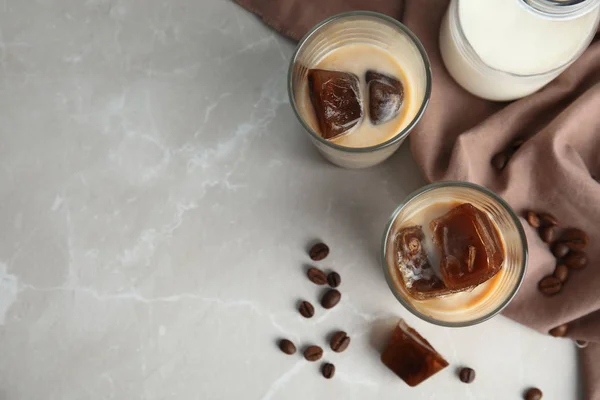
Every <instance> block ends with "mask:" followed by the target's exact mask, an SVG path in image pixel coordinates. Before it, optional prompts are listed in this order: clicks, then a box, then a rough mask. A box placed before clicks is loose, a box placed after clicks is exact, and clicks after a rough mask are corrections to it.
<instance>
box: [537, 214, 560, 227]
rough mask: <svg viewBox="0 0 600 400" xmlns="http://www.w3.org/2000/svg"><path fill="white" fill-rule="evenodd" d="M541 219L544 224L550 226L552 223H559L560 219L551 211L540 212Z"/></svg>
mask: <svg viewBox="0 0 600 400" xmlns="http://www.w3.org/2000/svg"><path fill="white" fill-rule="evenodd" d="M539 215H540V221H541V222H542V225H546V226H550V225H558V220H557V219H556V217H555V216H554V215H552V214H550V213H540V214H539Z"/></svg>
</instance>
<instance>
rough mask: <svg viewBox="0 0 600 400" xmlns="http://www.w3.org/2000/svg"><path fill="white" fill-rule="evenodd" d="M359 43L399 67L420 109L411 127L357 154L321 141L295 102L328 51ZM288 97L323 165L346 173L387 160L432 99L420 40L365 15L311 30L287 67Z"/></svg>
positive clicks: (341, 17) (398, 25)
mask: <svg viewBox="0 0 600 400" xmlns="http://www.w3.org/2000/svg"><path fill="white" fill-rule="evenodd" d="M358 43H364V44H370V45H374V46H379V47H381V48H383V49H385V50H387V51H388V52H389V53H390V54H391V55H392V56H394V57H396V58H398V59H399V60H400V61H401V64H402V67H403V69H404V72H405V74H406V76H407V78H408V81H409V84H410V85H411V91H412V92H413V93H414V98H413V99H412V101H415V102H416V103H415V104H419V105H420V106H419V107H413V109H414V112H413V115H409V118H410V122H409V124H408V125H407V126H406V127H405V128H404V129H402V130H401V131H400V132H398V133H397V134H396V135H395V136H394V137H392V138H391V139H389V140H388V141H386V142H384V143H381V144H378V145H376V146H371V147H357V148H355V147H346V146H340V145H338V144H335V143H332V142H330V141H328V140H326V139H323V138H322V137H321V135H319V134H318V133H317V132H315V131H314V130H313V129H312V128H311V126H310V124H308V123H307V122H306V121H305V119H304V116H303V115H302V113H301V112H300V111H299V102H300V96H302V94H303V91H304V90H308V88H307V74H308V70H309V69H311V68H314V67H315V66H316V65H317V64H318V63H319V62H320V61H321V60H322V59H323V57H324V56H325V55H327V54H328V53H330V52H331V51H333V50H335V49H337V48H340V47H342V46H345V45H349V44H358ZM288 93H289V97H290V104H291V105H292V108H293V110H294V112H295V114H296V116H297V117H298V120H299V121H300V123H301V124H302V126H303V127H304V129H305V130H306V132H308V134H309V136H310V139H311V141H312V142H313V144H314V145H315V146H316V147H317V149H318V150H319V151H320V152H321V154H323V156H324V157H325V158H326V159H328V160H329V161H331V162H332V163H334V164H336V165H339V166H341V167H345V168H366V167H370V166H373V165H375V164H379V163H380V162H382V161H384V160H385V159H386V158H388V157H389V156H391V155H392V154H393V153H394V152H395V151H396V150H397V149H398V148H399V147H400V145H401V144H402V142H403V141H404V139H406V137H407V136H408V134H409V132H410V131H411V130H412V128H413V127H414V126H415V125H416V123H417V122H418V121H419V119H420V118H421V116H422V115H423V112H424V111H425V108H426V107H427V103H428V102H429V96H430V94H431V69H430V65H429V59H428V58H427V54H426V53H425V49H424V48H423V45H422V44H421V42H419V39H417V37H416V36H415V35H414V34H413V33H412V32H411V31H410V30H409V29H408V28H407V27H406V26H404V25H402V24H401V23H400V22H398V21H396V20H395V19H393V18H390V17H388V16H386V15H383V14H380V13H375V12H368V11H353V12H347V13H343V14H338V15H335V16H333V17H331V18H329V19H327V20H325V21H323V22H321V23H320V24H318V25H317V26H315V27H314V28H313V29H312V30H311V31H310V32H308V34H307V35H306V36H305V37H304V38H303V39H302V40H301V41H300V43H299V44H298V48H297V49H296V52H295V53H294V55H293V57H292V60H291V63H290V67H289V73H288Z"/></svg>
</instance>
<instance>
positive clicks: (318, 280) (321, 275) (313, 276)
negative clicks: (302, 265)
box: [306, 267, 327, 285]
mask: <svg viewBox="0 0 600 400" xmlns="http://www.w3.org/2000/svg"><path fill="white" fill-rule="evenodd" d="M306 276H308V279H310V281H311V282H312V283H314V284H315V285H324V284H326V283H327V275H325V272H323V271H321V270H320V269H319V268H315V267H312V268H309V269H308V271H306Z"/></svg>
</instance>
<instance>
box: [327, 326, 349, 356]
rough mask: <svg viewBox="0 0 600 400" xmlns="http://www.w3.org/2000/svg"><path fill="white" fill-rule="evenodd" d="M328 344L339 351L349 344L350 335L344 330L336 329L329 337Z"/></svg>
mask: <svg viewBox="0 0 600 400" xmlns="http://www.w3.org/2000/svg"><path fill="white" fill-rule="evenodd" d="M329 345H330V346H331V350H333V351H335V352H336V353H341V352H342V351H344V350H346V349H347V348H348V346H349V345H350V336H348V334H347V333H346V332H344V331H338V332H336V333H335V334H334V335H333V336H332V337H331V340H330V341H329Z"/></svg>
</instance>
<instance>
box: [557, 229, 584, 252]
mask: <svg viewBox="0 0 600 400" xmlns="http://www.w3.org/2000/svg"><path fill="white" fill-rule="evenodd" d="M560 241H561V243H563V244H564V245H565V246H567V247H568V248H569V249H571V250H583V249H585V246H587V244H588V241H589V238H588V235H587V233H585V232H584V231H582V230H581V229H577V228H569V229H567V230H566V231H564V232H563V234H562V235H561V236H560Z"/></svg>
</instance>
